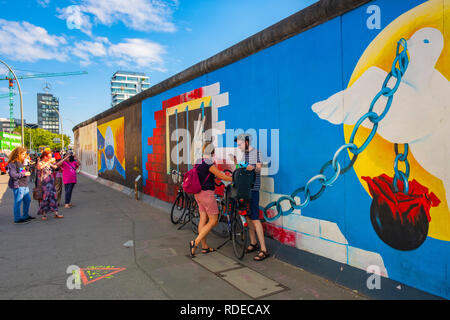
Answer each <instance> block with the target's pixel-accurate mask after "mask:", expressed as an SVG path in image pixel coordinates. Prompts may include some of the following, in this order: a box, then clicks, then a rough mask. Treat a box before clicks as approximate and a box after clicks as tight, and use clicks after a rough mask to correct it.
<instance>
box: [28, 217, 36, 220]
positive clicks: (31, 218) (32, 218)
mask: <svg viewBox="0 0 450 320" xmlns="http://www.w3.org/2000/svg"><path fill="white" fill-rule="evenodd" d="M34 219H36V217H32V216H28V218H26V219H25V220H34Z"/></svg>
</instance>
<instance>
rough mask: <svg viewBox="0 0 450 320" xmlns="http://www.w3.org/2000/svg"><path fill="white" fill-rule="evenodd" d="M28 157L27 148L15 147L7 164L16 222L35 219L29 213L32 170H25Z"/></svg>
mask: <svg viewBox="0 0 450 320" xmlns="http://www.w3.org/2000/svg"><path fill="white" fill-rule="evenodd" d="M26 158H27V150H26V149H25V148H22V147H17V148H15V149H14V150H13V151H12V152H11V154H10V155H9V163H8V166H7V169H8V174H9V181H8V187H10V188H11V189H12V190H13V193H14V223H17V224H24V223H28V222H29V221H30V220H31V219H35V218H34V217H31V216H29V215H28V211H29V209H30V204H31V197H30V189H29V188H28V177H29V176H30V172H28V171H26V170H25V166H24V161H25V159H26ZM22 204H23V214H21V213H20V207H21V205H22Z"/></svg>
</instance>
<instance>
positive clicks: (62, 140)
mask: <svg viewBox="0 0 450 320" xmlns="http://www.w3.org/2000/svg"><path fill="white" fill-rule="evenodd" d="M50 107H52V108H53V110H55V111H56V113H57V114H58V117H59V123H60V125H61V151H62V150H63V149H64V136H63V125H62V118H61V115H60V113H59V111H58V110H57V109H56V108H55V107H54V106H52V105H50Z"/></svg>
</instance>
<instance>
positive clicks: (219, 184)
mask: <svg viewBox="0 0 450 320" xmlns="http://www.w3.org/2000/svg"><path fill="white" fill-rule="evenodd" d="M223 172H229V173H231V174H233V172H232V171H231V170H228V169H225V170H223ZM214 184H215V185H216V187H220V186H223V185H225V183H223V181H222V180H220V183H216V181H215V180H214Z"/></svg>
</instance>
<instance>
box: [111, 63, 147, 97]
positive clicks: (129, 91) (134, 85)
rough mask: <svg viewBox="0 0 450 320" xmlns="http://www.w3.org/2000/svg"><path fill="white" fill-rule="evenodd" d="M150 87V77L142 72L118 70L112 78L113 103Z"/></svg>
mask: <svg viewBox="0 0 450 320" xmlns="http://www.w3.org/2000/svg"><path fill="white" fill-rule="evenodd" d="M148 88H150V82H149V77H147V76H146V75H145V73H142V72H130V71H117V72H116V73H114V75H113V76H112V78H111V105H112V106H115V105H116V104H118V103H120V102H122V101H124V100H126V99H128V98H131V97H132V96H134V95H135V94H137V93H139V92H141V91H143V90H145V89H148Z"/></svg>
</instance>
